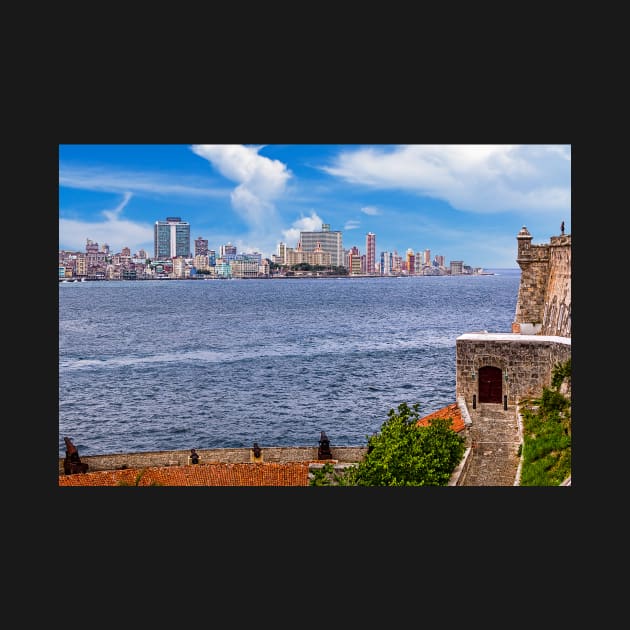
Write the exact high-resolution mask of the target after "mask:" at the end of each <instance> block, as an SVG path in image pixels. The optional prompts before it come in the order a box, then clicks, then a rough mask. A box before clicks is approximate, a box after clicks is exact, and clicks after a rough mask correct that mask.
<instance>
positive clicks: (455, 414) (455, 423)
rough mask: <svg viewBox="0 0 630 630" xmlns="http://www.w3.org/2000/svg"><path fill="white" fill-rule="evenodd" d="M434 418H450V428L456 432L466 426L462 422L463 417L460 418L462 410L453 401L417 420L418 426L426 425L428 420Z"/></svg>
mask: <svg viewBox="0 0 630 630" xmlns="http://www.w3.org/2000/svg"><path fill="white" fill-rule="evenodd" d="M434 418H447V419H450V420H451V428H452V429H453V431H455V432H456V433H459V432H460V431H462V430H463V429H464V427H465V426H466V425H465V424H464V418H462V412H461V411H460V410H459V405H458V404H457V403H453V404H452V405H447V406H446V407H442V409H438V410H437V411H434V412H433V413H430V414H429V415H428V416H424V418H421V419H420V420H418V426H428V424H429V421H430V420H433V419H434Z"/></svg>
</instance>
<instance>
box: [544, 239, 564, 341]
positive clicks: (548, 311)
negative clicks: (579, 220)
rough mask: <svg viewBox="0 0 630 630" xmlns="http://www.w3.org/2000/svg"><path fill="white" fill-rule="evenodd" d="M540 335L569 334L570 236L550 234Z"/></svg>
mask: <svg viewBox="0 0 630 630" xmlns="http://www.w3.org/2000/svg"><path fill="white" fill-rule="evenodd" d="M540 334H541V335H558V336H560V337H570V336H571V236H552V237H551V245H550V247H549V279H548V281H547V290H546V293H545V306H544V308H543V316H542V329H541V331H540Z"/></svg>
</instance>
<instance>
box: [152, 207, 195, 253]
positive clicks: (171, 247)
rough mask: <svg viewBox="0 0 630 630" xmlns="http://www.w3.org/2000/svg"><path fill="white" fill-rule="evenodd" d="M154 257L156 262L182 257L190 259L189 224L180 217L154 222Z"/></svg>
mask: <svg viewBox="0 0 630 630" xmlns="http://www.w3.org/2000/svg"><path fill="white" fill-rule="evenodd" d="M153 244H154V250H155V251H154V256H155V258H157V259H158V260H162V259H168V258H176V257H177V256H183V257H184V258H190V223H188V222H187V221H182V220H181V218H180V217H166V221H156V222H155V226H154V230H153Z"/></svg>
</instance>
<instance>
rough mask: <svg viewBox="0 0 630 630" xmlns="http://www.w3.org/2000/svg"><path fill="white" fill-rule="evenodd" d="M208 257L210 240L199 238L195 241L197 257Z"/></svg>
mask: <svg viewBox="0 0 630 630" xmlns="http://www.w3.org/2000/svg"><path fill="white" fill-rule="evenodd" d="M207 255H208V239H207V238H201V236H199V237H198V238H196V239H195V256H207Z"/></svg>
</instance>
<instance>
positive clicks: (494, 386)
mask: <svg viewBox="0 0 630 630" xmlns="http://www.w3.org/2000/svg"><path fill="white" fill-rule="evenodd" d="M501 376H502V374H501V369H500V368H497V367H492V366H490V365H485V366H484V367H482V368H479V402H480V403H500V402H502V398H501V396H502V394H503V381H502V379H501Z"/></svg>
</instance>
